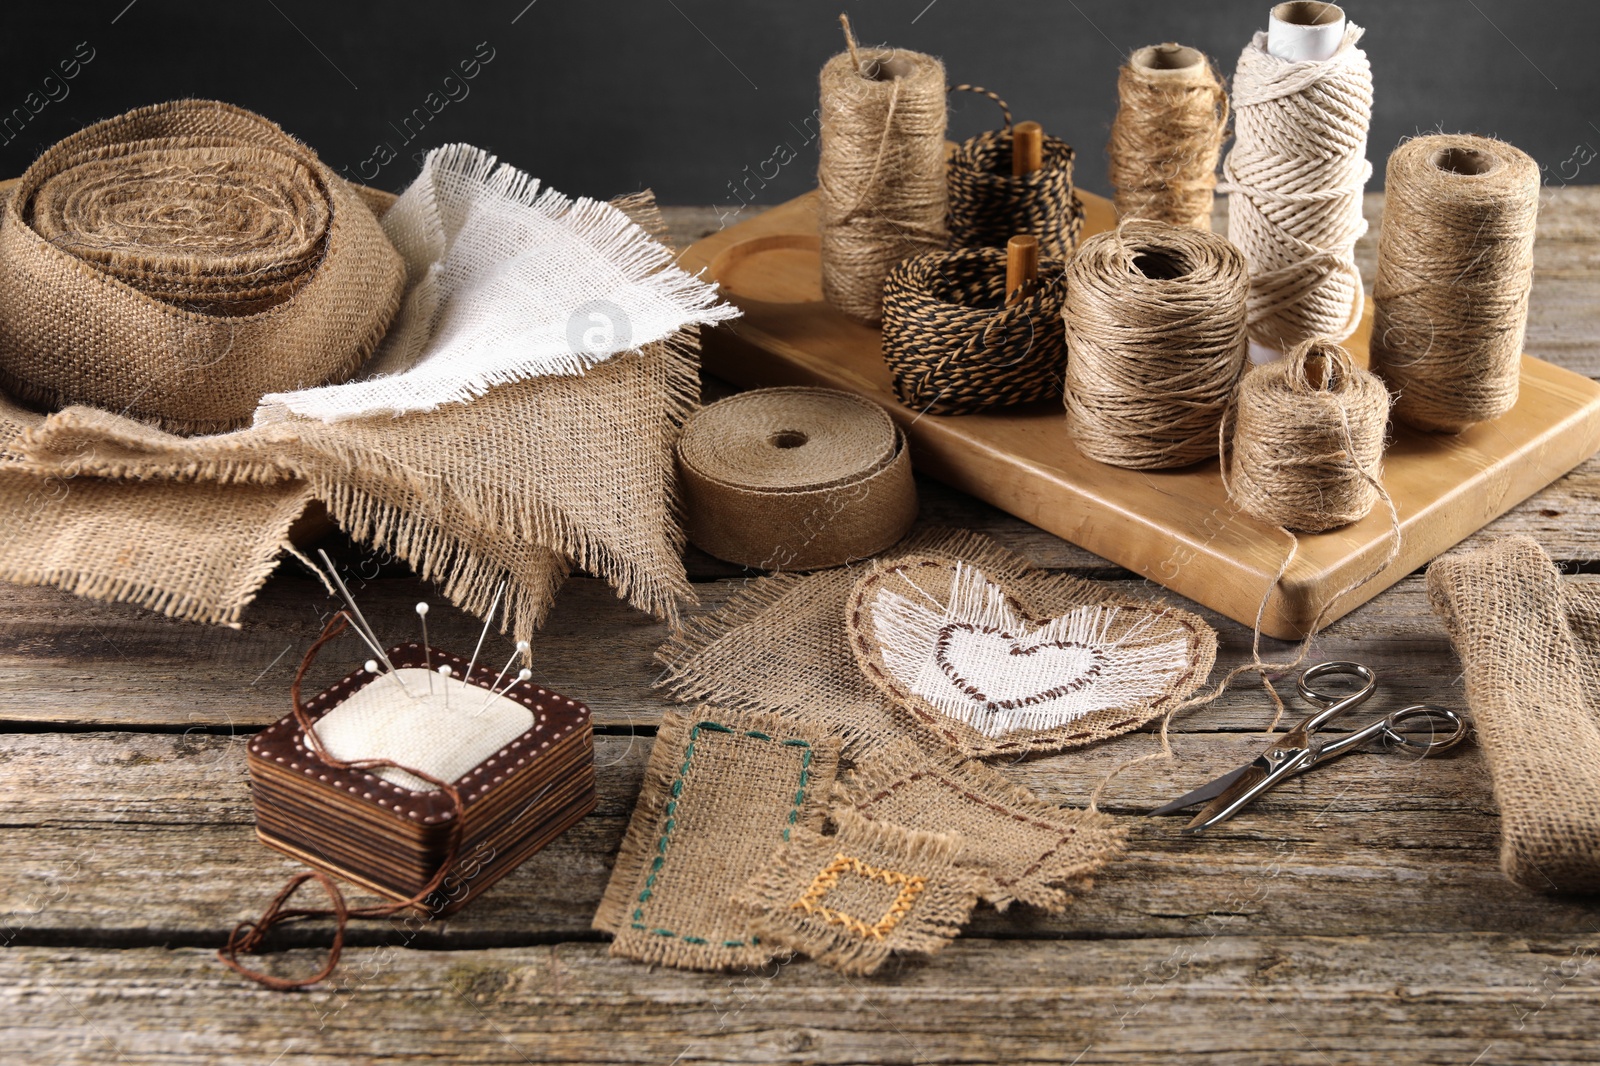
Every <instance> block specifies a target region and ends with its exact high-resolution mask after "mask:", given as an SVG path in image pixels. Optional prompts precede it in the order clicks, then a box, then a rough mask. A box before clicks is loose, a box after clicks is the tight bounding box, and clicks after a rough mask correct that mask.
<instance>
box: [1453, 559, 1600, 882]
mask: <svg viewBox="0 0 1600 1066" xmlns="http://www.w3.org/2000/svg"><path fill="white" fill-rule="evenodd" d="M1428 596H1429V598H1430V599H1432V601H1433V609H1434V611H1435V613H1437V614H1438V615H1439V616H1440V618H1442V619H1443V620H1444V624H1445V628H1446V629H1448V630H1449V631H1450V639H1451V641H1452V642H1453V643H1454V644H1455V648H1456V652H1457V654H1459V655H1460V656H1461V663H1462V666H1464V667H1465V668H1466V680H1467V703H1468V705H1469V706H1470V707H1471V709H1472V717H1473V721H1474V724H1475V726H1476V729H1477V737H1478V743H1479V744H1480V745H1481V746H1482V747H1483V753H1484V755H1485V757H1486V758H1487V759H1488V762H1489V778H1490V781H1491V783H1492V784H1493V786H1494V798H1495V802H1496V803H1498V804H1499V806H1500V866H1501V868H1502V869H1504V870H1505V872H1506V876H1508V877H1510V878H1511V879H1512V880H1513V881H1515V882H1517V883H1518V884H1520V885H1523V886H1524V887H1526V888H1531V889H1533V890H1535V891H1537V892H1585V893H1594V892H1600V700H1597V696H1596V694H1597V693H1600V583H1594V582H1588V581H1574V580H1572V579H1570V578H1563V577H1562V576H1561V575H1560V574H1559V573H1558V572H1557V571H1556V568H1555V566H1554V565H1552V564H1551V562H1550V557H1549V556H1548V555H1546V554H1545V553H1544V550H1543V549H1542V548H1540V547H1539V545H1538V544H1537V543H1535V542H1534V541H1533V540H1532V539H1530V538H1528V537H1506V538H1505V539H1503V540H1500V541H1497V542H1495V543H1493V544H1491V545H1490V546H1489V547H1487V548H1482V549H1479V550H1478V551H1475V552H1471V553H1469V554H1466V555H1459V556H1455V557H1452V558H1447V559H1440V560H1439V561H1438V562H1436V563H1434V564H1433V565H1432V566H1430V567H1429V568H1428Z"/></svg>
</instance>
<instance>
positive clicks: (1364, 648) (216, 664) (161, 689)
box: [0, 537, 1459, 730]
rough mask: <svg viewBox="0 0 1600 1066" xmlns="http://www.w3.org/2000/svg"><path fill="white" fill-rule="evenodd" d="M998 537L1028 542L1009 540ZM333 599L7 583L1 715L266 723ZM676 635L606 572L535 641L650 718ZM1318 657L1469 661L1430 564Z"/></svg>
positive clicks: (1239, 715) (1270, 645)
mask: <svg viewBox="0 0 1600 1066" xmlns="http://www.w3.org/2000/svg"><path fill="white" fill-rule="evenodd" d="M998 539H1000V540H1001V542H1002V543H1007V544H1012V543H1013V541H1012V539H1011V538H1009V537H999V538H998ZM1017 546H1018V547H1022V548H1026V547H1027V546H1028V544H1018V545H1017ZM1108 584H1109V585H1110V586H1111V587H1114V588H1116V589H1117V590H1119V591H1122V592H1127V593H1131V594H1135V595H1141V596H1149V597H1161V598H1166V599H1169V600H1171V601H1172V602H1178V603H1184V604H1185V605H1186V606H1189V607H1190V608H1191V609H1194V610H1198V611H1199V612H1200V613H1201V614H1202V615H1203V616H1205V617H1206V618H1207V620H1208V621H1210V622H1211V624H1212V625H1213V626H1216V627H1217V629H1218V632H1219V633H1220V634H1221V641H1222V652H1221V655H1220V656H1219V672H1218V674H1217V675H1216V676H1218V677H1220V676H1221V671H1222V670H1226V669H1228V668H1229V667H1231V666H1233V665H1235V664H1237V663H1240V662H1244V661H1246V660H1247V658H1248V655H1249V644H1250V639H1249V633H1248V631H1247V630H1245V629H1244V628H1243V627H1242V626H1239V625H1237V624H1236V623H1234V622H1231V621H1228V620H1227V619H1225V618H1222V617H1221V616H1220V615H1217V614H1215V613H1213V612H1209V611H1206V610H1205V609H1203V608H1199V607H1196V606H1195V605H1193V604H1188V603H1187V601H1183V600H1181V599H1180V598H1177V597H1172V596H1171V595H1170V594H1169V593H1167V592H1166V591H1165V590H1164V589H1162V588H1160V587H1159V586H1158V585H1155V584H1154V583H1152V582H1148V581H1143V580H1138V579H1124V580H1112V581H1109V582H1108ZM742 587H743V582H742V581H741V580H727V581H719V582H712V583H706V584H702V585H700V586H699V592H700V595H701V597H702V600H703V603H702V605H701V607H700V610H711V609H714V608H715V607H716V606H717V605H719V604H721V603H722V602H724V601H726V599H727V598H728V597H729V596H732V595H734V594H735V593H737V591H738V590H739V589H740V588H742ZM357 595H358V596H359V597H360V598H361V600H362V602H363V603H364V605H365V606H364V608H363V609H364V611H365V613H366V614H367V616H368V618H369V619H371V620H372V622H373V624H374V625H375V626H377V627H378V628H379V630H380V632H385V633H387V634H392V635H393V636H395V638H396V639H400V638H402V637H404V636H406V635H407V633H406V631H405V629H401V631H400V632H398V633H396V632H395V631H394V630H391V629H389V626H390V625H391V624H392V625H395V626H397V627H410V626H412V625H414V624H415V622H414V618H415V616H414V615H413V614H412V612H411V606H412V605H413V604H414V603H415V602H416V601H417V599H418V598H419V597H422V596H426V595H428V593H427V591H426V589H425V587H424V586H423V585H422V583H421V582H419V581H417V580H416V579H415V578H411V577H394V578H388V577H385V578H379V579H376V580H374V581H372V582H370V583H368V584H367V586H366V587H365V588H364V589H363V590H361V591H360V592H358V593H357ZM430 598H432V599H434V600H435V602H436V603H437V602H438V600H437V597H430ZM326 604H327V600H326V597H325V595H324V594H323V592H322V589H321V587H320V586H318V585H316V584H315V583H314V582H312V581H311V580H310V579H308V578H300V577H296V576H293V575H290V574H280V575H279V576H278V577H276V578H274V579H273V580H272V581H271V582H270V583H269V584H268V585H267V587H266V588H265V589H264V590H263V591H262V594H261V597H260V600H259V601H258V602H257V604H256V606H255V607H254V608H252V610H251V612H250V613H249V615H248V616H247V619H246V622H245V628H244V629H243V630H241V631H237V632H236V631H232V630H227V629H219V628H208V627H203V626H196V625H190V624H185V623H179V622H172V621H170V620H168V619H163V618H160V617H157V616H154V615H151V614H149V613H148V612H143V611H139V610H137V609H136V608H132V607H128V606H126V605H118V604H100V603H94V602H92V601H84V600H79V599H76V598H74V597H71V596H67V595H65V594H63V593H60V592H57V591H55V590H51V589H15V588H6V587H0V677H3V679H4V680H3V685H4V688H5V690H6V691H8V692H14V693H18V694H20V697H21V698H18V699H14V700H9V701H6V702H5V704H3V705H0V723H3V722H11V723H38V724H40V725H45V724H49V723H71V724H74V725H76V726H77V727H79V728H84V727H99V726H114V727H121V728H144V727H161V728H168V729H173V728H177V729H187V728H195V729H213V730H225V729H241V730H247V729H255V728H258V727H260V726H263V725H266V724H268V723H270V722H273V721H276V720H277V719H278V718H280V717H282V716H283V715H284V714H285V713H287V712H288V687H289V680H290V678H291V677H292V676H293V673H294V670H295V667H296V666H297V665H298V663H299V660H300V656H301V654H302V653H303V651H304V649H305V648H306V647H307V646H308V645H310V643H311V641H312V640H313V639H314V637H315V635H316V633H317V631H318V630H319V629H320V628H321V624H322V622H321V617H320V616H319V614H318V612H319V611H320V610H322V609H326ZM428 617H429V619H430V623H429V631H430V635H431V636H432V637H433V640H434V642H435V643H436V644H438V645H440V646H442V647H453V648H459V649H470V648H471V647H472V644H473V642H474V641H475V640H476V639H477V631H478V623H477V622H475V621H473V620H472V619H471V618H469V617H468V616H466V615H465V614H463V613H461V612H459V611H456V610H454V609H451V608H448V607H447V606H446V605H443V604H439V605H438V606H437V607H436V609H435V610H434V612H433V613H432V614H430V615H429V616H428ZM666 633H667V630H666V627H665V626H663V625H660V624H658V623H656V622H653V621H652V620H650V619H649V618H648V617H646V616H645V615H642V614H640V613H639V612H637V611H634V610H632V609H631V608H629V607H628V606H627V605H626V604H624V603H622V602H621V601H619V600H618V599H617V598H616V597H615V596H614V595H613V594H612V592H611V591H610V589H609V588H607V587H606V586H605V585H604V584H603V583H602V582H599V581H597V580H593V579H584V578H575V579H573V580H572V581H570V582H568V584H567V586H566V588H565V589H564V590H563V591H562V593H561V595H560V598H559V599H558V600H557V603H556V608H555V611H554V612H553V614H552V616H551V619H550V622H549V624H548V625H547V626H546V627H545V629H544V631H543V632H541V633H540V634H539V636H538V639H537V642H536V643H535V646H534V664H533V668H534V672H535V676H536V678H537V680H538V681H539V683H540V684H543V685H546V686H548V687H550V688H552V689H554V690H556V691H558V692H562V693H565V694H568V695H571V696H573V697H574V698H576V699H581V700H584V701H585V702H586V703H588V704H589V705H590V706H591V707H592V708H593V709H594V712H595V721H596V722H597V723H599V724H600V725H602V726H606V727H631V726H650V725H652V724H653V723H654V722H655V721H656V720H657V718H659V716H660V713H661V710H662V708H663V707H668V706H672V703H671V702H670V701H669V700H667V699H666V698H665V697H664V696H662V695H661V694H659V693H656V692H653V691H652V690H651V684H652V683H653V682H654V681H655V679H656V678H657V677H658V675H659V673H660V667H659V666H658V665H657V664H656V663H655V662H654V660H653V658H652V657H653V655H654V653H655V650H656V648H657V647H659V646H660V644H661V642H662V640H664V639H665V637H666ZM501 645H503V642H498V643H496V644H491V645H490V647H497V646H501ZM1289 647H1290V646H1289V645H1286V644H1284V643H1283V642H1280V641H1274V640H1270V639H1266V640H1264V641H1263V655H1264V657H1265V658H1266V659H1267V661H1269V662H1271V661H1276V660H1277V659H1279V658H1283V657H1284V655H1285V653H1286V650H1287V649H1288V648H1289ZM368 654H369V653H368V652H366V651H365V650H364V649H363V648H362V647H361V646H360V645H359V643H358V641H357V639H356V638H355V637H354V636H353V635H348V634H347V635H346V636H344V637H342V638H341V639H340V641H339V642H338V643H336V644H333V645H330V646H329V647H328V648H327V649H325V650H324V652H323V656H322V659H321V661H320V662H319V663H318V664H317V667H316V670H315V672H314V673H313V674H312V675H311V678H310V679H309V680H308V682H307V685H308V688H307V691H315V690H316V687H317V686H319V685H322V684H326V683H328V682H331V681H332V680H333V679H334V678H336V677H338V676H340V675H342V674H343V673H344V672H345V671H347V670H349V669H350V668H351V667H352V666H353V665H355V664H356V663H359V662H362V661H363V660H364V659H365V658H366V657H367V656H368ZM486 654H487V653H486ZM497 654H498V653H497ZM1315 654H1316V655H1318V656H1319V657H1322V658H1348V657H1355V658H1362V659H1370V658H1375V659H1376V660H1377V661H1378V662H1379V663H1380V664H1381V665H1383V666H1384V667H1387V668H1388V669H1387V676H1388V678H1389V680H1391V681H1392V682H1393V684H1394V686H1395V688H1394V689H1393V690H1392V698H1394V699H1406V700H1410V701H1411V702H1417V701H1419V700H1422V699H1425V698H1435V697H1448V696H1449V695H1450V692H1448V691H1443V690H1441V686H1447V685H1448V684H1449V683H1450V681H1451V679H1453V678H1454V677H1455V676H1456V674H1457V673H1458V669H1459V668H1458V667H1457V666H1456V664H1455V660H1454V658H1453V655H1452V652H1451V651H1450V648H1449V645H1448V643H1447V641H1446V639H1445V636H1444V631H1443V629H1442V627H1440V625H1439V624H1438V622H1437V621H1435V620H1434V618H1433V615H1432V613H1431V611H1430V610H1429V608H1428V604H1427V598H1426V594H1425V592H1424V590H1423V588H1422V582H1421V580H1420V578H1415V577H1413V578H1409V579H1407V580H1406V581H1403V582H1401V583H1400V584H1399V585H1397V586H1396V587H1395V588H1394V589H1392V590H1390V591H1389V592H1387V593H1385V594H1384V595H1383V596H1380V597H1378V598H1377V599H1376V600H1375V601H1373V602H1372V603H1369V604H1367V605H1365V606H1363V607H1362V608H1360V609H1359V610H1357V611H1356V612H1354V613H1353V614H1351V615H1349V616H1348V617H1346V618H1345V619H1342V620H1341V621H1340V622H1338V623H1337V624H1336V625H1334V626H1333V627H1331V628H1330V629H1329V630H1328V631H1327V632H1326V633H1325V634H1323V635H1322V636H1320V637H1319V638H1318V640H1317V643H1316V646H1315ZM1265 706H1266V703H1265V697H1264V696H1263V695H1262V693H1261V690H1260V688H1259V684H1258V683H1254V682H1248V681H1242V682H1240V683H1238V684H1236V685H1235V687H1234V688H1233V689H1232V690H1231V691H1230V692H1229V693H1227V694H1226V695H1224V696H1223V697H1222V698H1221V699H1220V700H1218V701H1217V702H1216V703H1215V704H1214V705H1212V706H1211V707H1208V708H1205V709H1202V710H1197V711H1191V712H1186V713H1185V714H1183V715H1182V716H1181V717H1180V718H1179V719H1178V720H1176V721H1175V723H1174V727H1175V728H1178V729H1181V730H1206V729H1258V728H1261V727H1263V726H1264V725H1265V723H1266V721H1267V716H1266V712H1265V710H1264V708H1265Z"/></svg>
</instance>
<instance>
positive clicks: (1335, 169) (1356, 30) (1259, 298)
mask: <svg viewBox="0 0 1600 1066" xmlns="http://www.w3.org/2000/svg"><path fill="white" fill-rule="evenodd" d="M1335 31H1338V33H1337V37H1335ZM1364 32H1365V31H1364V30H1362V28H1361V27H1360V26H1357V25H1355V24H1354V23H1351V22H1348V21H1347V20H1346V19H1345V17H1344V12H1343V11H1342V10H1340V9H1339V8H1338V7H1337V6H1336V5H1333V4H1324V3H1316V2H1297V3H1286V4H1279V5H1278V6H1277V7H1275V8H1273V9H1272V28H1271V29H1269V30H1268V31H1267V32H1264V33H1257V34H1256V35H1255V37H1254V38H1253V39H1252V40H1251V42H1250V44H1249V45H1247V46H1246V47H1245V49H1244V51H1243V53H1242V54H1241V55H1240V57H1239V66H1238V68H1237V70H1236V72H1235V74H1234V83H1233V84H1234V94H1233V110H1234V131H1235V142H1234V147H1233V150H1232V151H1231V152H1230V153H1229V154H1228V158H1227V160H1226V161H1225V162H1224V164H1223V183H1222V184H1221V185H1219V186H1218V190H1217V191H1218V192H1225V193H1227V194H1229V201H1228V239H1229V240H1231V241H1233V243H1235V244H1237V245H1238V246H1239V248H1240V249H1241V250H1242V251H1243V252H1244V253H1245V258H1246V259H1247V260H1248V261H1249V264H1250V281H1251V285H1250V310H1249V324H1250V338H1251V341H1252V346H1251V357H1252V359H1254V360H1255V361H1257V362H1262V361H1265V360H1267V359H1272V358H1277V357H1278V355H1279V353H1281V352H1284V351H1287V350H1288V349H1289V348H1291V347H1293V346H1294V345H1296V344H1298V343H1299V342H1300V341H1302V340H1305V339H1307V338H1309V337H1313V336H1326V337H1331V338H1334V339H1336V340H1343V339H1344V338H1346V337H1348V336H1350V334H1352V333H1354V332H1355V329H1356V326H1357V325H1358V324H1359V323H1360V321H1361V310H1362V286H1361V274H1360V272H1359V271H1358V270H1357V269H1356V265H1355V244H1356V241H1357V240H1358V239H1359V238H1360V237H1361V235H1362V234H1363V233H1365V232H1366V229H1367V223H1366V219H1365V218H1364V217H1363V216H1362V213H1361V194H1362V190H1363V189H1364V188H1365V186H1366V183H1367V179H1368V178H1370V177H1371V176H1372V164H1371V163H1369V162H1368V161H1367V159H1366V147H1367V129H1368V126H1369V125H1370V123H1371V120H1372V67H1371V65H1370V64H1369V63H1368V62H1367V56H1366V53H1365V52H1363V51H1362V50H1361V49H1359V48H1357V47H1356V42H1357V41H1359V40H1360V39H1361V36H1362V34H1363V33H1364ZM1330 42H1332V48H1331V50H1330V48H1329V44H1330Z"/></svg>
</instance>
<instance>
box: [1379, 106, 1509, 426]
mask: <svg viewBox="0 0 1600 1066" xmlns="http://www.w3.org/2000/svg"><path fill="white" fill-rule="evenodd" d="M1538 210H1539V165H1538V164H1537V163H1535V162H1534V161H1533V159H1532V158H1530V157H1529V156H1528V155H1527V153H1525V152H1522V151H1520V150H1519V149H1517V148H1514V147H1512V146H1511V145H1509V144H1506V143H1505V142H1504V141H1497V140H1493V139H1491V138H1488V137H1471V136H1463V135H1457V134H1438V135H1434V136H1430V137H1418V138H1416V139H1415V140H1412V141H1407V142H1406V143H1405V144H1402V145H1401V146H1400V147H1399V148H1396V149H1395V150H1394V152H1393V153H1392V154H1391V155H1390V156H1389V172H1388V185H1387V196H1386V198H1385V201H1384V209H1383V229H1382V232H1381V233H1380V235H1379V238H1378V276H1377V281H1376V283H1375V284H1374V285H1373V288H1372V296H1373V302H1374V304H1375V315H1376V317H1375V319H1374V322H1373V329H1372V368H1373V369H1374V370H1375V371H1377V372H1378V373H1379V374H1380V375H1382V376H1383V378H1384V380H1385V381H1387V382H1388V383H1389V387H1390V388H1392V389H1394V390H1395V391H1396V392H1397V393H1398V394H1399V395H1398V396H1397V397H1396V399H1395V404H1394V413H1395V417H1396V418H1398V419H1399V420H1400V421H1402V422H1405V423H1407V424H1408V425H1412V426H1415V427H1417V428H1418V429H1427V430H1442V431H1444V432H1449V433H1454V432H1457V431H1459V430H1463V429H1466V428H1467V427H1468V426H1470V425H1473V424H1474V423H1477V422H1485V421H1487V420H1489V419H1491V418H1497V417H1499V416H1500V415H1503V414H1505V413H1506V412H1507V411H1509V410H1511V408H1512V407H1513V406H1514V405H1515V404H1516V402H1517V382H1518V380H1519V378H1520V376H1521V370H1522V341H1523V333H1524V331H1525V329H1526V327H1527V322H1528V293H1529V292H1530V291H1531V289H1532V287H1533V234H1534V219H1535V216H1536V215H1537V214H1538Z"/></svg>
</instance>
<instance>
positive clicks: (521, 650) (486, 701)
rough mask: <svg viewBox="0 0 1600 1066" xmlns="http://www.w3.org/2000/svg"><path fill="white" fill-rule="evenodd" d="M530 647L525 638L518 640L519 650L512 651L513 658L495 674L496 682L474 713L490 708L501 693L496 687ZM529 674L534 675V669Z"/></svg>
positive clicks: (480, 712)
mask: <svg viewBox="0 0 1600 1066" xmlns="http://www.w3.org/2000/svg"><path fill="white" fill-rule="evenodd" d="M529 647H530V645H529V644H528V642H527V641H525V640H519V641H517V650H516V651H513V652H512V653H511V658H509V659H507V660H506V664H505V665H504V666H502V667H501V668H500V673H498V674H497V675H495V679H494V684H492V685H490V686H489V694H488V695H487V696H485V697H484V698H483V705H482V706H481V707H479V708H478V709H477V710H476V711H473V712H472V713H473V714H474V715H478V714H482V713H483V712H484V711H485V710H487V709H488V707H489V704H491V703H493V702H494V698H495V697H496V696H497V695H499V693H498V692H496V691H495V689H497V688H499V687H500V682H501V681H504V680H505V676H506V671H507V670H510V669H511V664H512V663H514V662H516V661H517V656H519V655H526V654H528V648H529ZM527 674H528V676H529V677H532V676H533V671H531V670H530V671H527ZM512 684H513V685H514V684H516V682H515V681H513V682H512ZM507 691H509V686H508V688H507Z"/></svg>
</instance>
